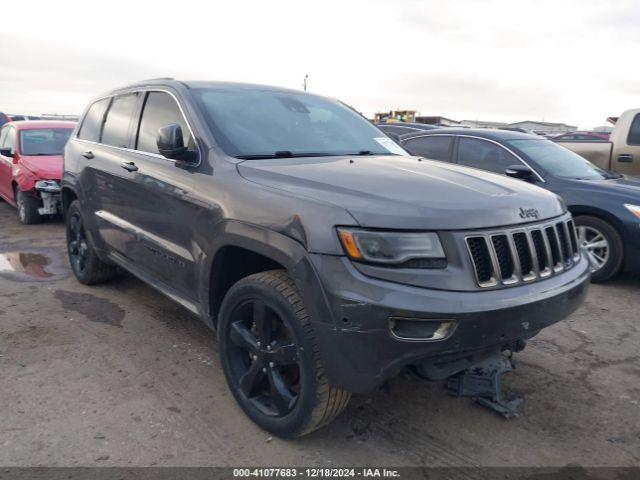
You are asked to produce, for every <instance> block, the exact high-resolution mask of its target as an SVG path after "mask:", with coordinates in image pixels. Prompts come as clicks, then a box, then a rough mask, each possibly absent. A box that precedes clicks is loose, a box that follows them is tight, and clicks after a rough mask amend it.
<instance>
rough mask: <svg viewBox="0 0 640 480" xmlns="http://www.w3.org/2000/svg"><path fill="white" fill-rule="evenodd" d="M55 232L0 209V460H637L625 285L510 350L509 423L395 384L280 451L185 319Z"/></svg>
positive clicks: (639, 402) (636, 318) (632, 282)
mask: <svg viewBox="0 0 640 480" xmlns="http://www.w3.org/2000/svg"><path fill="white" fill-rule="evenodd" d="M63 237H64V232H63V227H62V224H61V223H60V222H53V223H47V224H44V225H39V226H31V227H27V226H22V225H20V224H19V223H18V222H17V219H16V214H15V211H14V210H13V209H11V208H10V207H9V206H8V205H7V204H4V203H0V253H3V252H4V253H7V252H22V253H23V255H22V256H18V255H17V254H13V255H11V254H10V255H4V256H0V465H5V466H6V465H24V466H26V465H47V466H74V465H87V466H94V465H105V466H106V465H110V466H112V465H127V466H128V465H191V466H195V465H221V466H237V465H247V464H250V465H288V464H296V465H396V466H398V465H439V466H449V465H460V466H462V465H465V466H474V465H482V466H496V465H509V466H519V465H526V466H564V465H570V464H580V465H612V466H613V465H616V466H637V465H640V347H639V345H640V315H639V314H638V311H639V308H638V307H639V306H640V277H638V276H635V277H634V276H624V277H622V278H620V279H618V280H616V281H614V282H612V283H610V284H608V285H606V286H600V285H594V286H592V288H591V291H590V293H589V296H588V301H587V304H586V305H585V306H584V307H583V308H582V309H580V310H579V311H578V312H577V313H576V314H574V315H573V316H572V317H571V318H570V319H568V320H567V321H564V322H561V323H560V324H557V325H555V326H553V327H551V328H549V329H547V330H546V331H544V332H543V333H542V334H541V335H540V336H539V337H538V338H536V339H534V340H533V341H531V342H530V344H529V347H528V348H527V349H526V350H525V351H524V352H522V353H521V354H519V355H517V359H518V368H517V370H516V371H515V372H513V373H511V374H509V375H508V376H507V378H506V382H505V383H506V385H507V387H508V388H509V389H511V390H513V391H515V392H518V393H521V394H524V395H525V397H526V399H525V405H524V408H523V413H522V415H521V416H520V417H519V418H517V419H515V420H510V421H507V420H503V419H502V418H500V417H498V416H497V415H495V414H493V413H492V412H490V411H487V410H484V409H483V408H481V407H478V406H476V405H474V404H473V403H471V401H470V400H468V399H456V398H452V397H449V396H447V395H446V392H445V391H444V388H443V384H441V383H427V382H424V381H422V380H419V379H417V378H414V377H411V376H409V375H405V376H401V377H399V378H397V379H395V380H394V381H392V382H391V388H390V390H389V391H380V392H377V393H374V394H372V395H370V396H356V397H355V398H354V399H353V400H352V403H351V404H350V406H349V408H348V409H347V411H346V412H345V413H344V414H343V415H342V416H341V417H339V418H338V419H337V420H336V421H335V422H334V423H333V424H332V425H330V426H329V427H328V428H325V429H324V430H321V431H320V432H317V433H315V434H313V435H311V436H309V437H307V438H304V439H302V440H297V441H282V440H279V439H275V438H274V439H271V438H270V437H269V436H268V435H267V434H266V433H265V432H263V431H261V430H260V429H258V428H257V427H255V426H254V425H253V424H252V423H251V422H250V421H249V420H248V419H247V418H246V417H245V416H244V415H243V414H242V412H241V411H240V410H239V408H238V407H236V405H235V402H234V400H233V398H232V396H231V394H230V393H229V392H228V391H227V387H226V384H225V381H224V377H223V375H222V372H221V369H220V366H219V362H218V352H217V344H216V341H215V337H214V335H213V333H212V332H211V331H209V330H208V329H207V328H206V327H205V326H204V325H203V324H201V323H200V321H199V320H198V319H197V318H196V317H194V316H193V315H191V314H190V313H189V312H187V311H186V310H184V309H182V308H181V307H179V306H177V305H176V304H174V303H172V302H171V301H170V300H168V299H166V298H165V297H163V296H162V295H160V294H159V293H157V292H156V291H154V290H152V289H151V288H149V287H147V286H145V285H144V284H142V283H141V282H140V281H138V280H136V279H134V278H131V277H124V278H122V279H121V280H119V281H117V282H114V283H110V284H107V285H104V286H99V287H84V286H81V285H80V284H78V283H77V282H76V281H75V279H74V278H73V277H72V276H71V275H70V272H69V270H68V268H67V263H66V257H65V253H64V239H63ZM24 254H28V255H24ZM8 262H12V264H13V265H17V264H19V263H20V262H22V263H26V264H29V267H28V274H16V273H10V271H8V270H7V269H8Z"/></svg>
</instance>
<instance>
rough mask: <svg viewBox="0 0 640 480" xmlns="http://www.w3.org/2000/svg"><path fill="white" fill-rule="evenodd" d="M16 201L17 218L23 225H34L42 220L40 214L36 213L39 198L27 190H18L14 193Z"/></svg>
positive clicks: (38, 206)
mask: <svg viewBox="0 0 640 480" xmlns="http://www.w3.org/2000/svg"><path fill="white" fill-rule="evenodd" d="M16 203H17V205H18V219H19V220H20V223H22V224H23V225H34V224H36V223H40V222H42V215H40V214H39V213H38V209H39V208H40V200H38V199H37V198H36V197H34V196H33V195H31V194H30V193H29V192H23V191H21V190H18V191H17V193H16Z"/></svg>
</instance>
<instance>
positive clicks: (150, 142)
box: [136, 92, 195, 153]
mask: <svg viewBox="0 0 640 480" xmlns="http://www.w3.org/2000/svg"><path fill="white" fill-rule="evenodd" d="M170 123H177V124H178V125H180V127H181V128H182V137H183V141H184V145H185V146H186V147H187V148H188V149H189V150H194V149H195V142H194V141H193V138H192V137H191V133H190V132H189V127H188V126H187V122H186V121H185V119H184V117H183V116H182V112H181V111H180V108H179V107H178V104H177V103H176V101H175V100H174V98H173V97H172V96H171V95H169V94H168V93H165V92H149V93H148V94H147V99H146V101H145V103H144V109H143V110H142V117H141V118H140V128H139V129H138V140H137V143H136V150H141V151H143V152H149V153H159V152H158V146H157V144H156V136H157V134H158V129H159V128H160V127H163V126H165V125H169V124H170Z"/></svg>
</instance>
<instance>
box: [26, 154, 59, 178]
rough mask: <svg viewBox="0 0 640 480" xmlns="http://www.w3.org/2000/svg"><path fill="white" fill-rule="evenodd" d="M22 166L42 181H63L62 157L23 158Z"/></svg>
mask: <svg viewBox="0 0 640 480" xmlns="http://www.w3.org/2000/svg"><path fill="white" fill-rule="evenodd" d="M20 164H21V165H22V166H24V167H25V168H27V169H28V170H29V171H31V172H32V173H33V174H34V175H35V176H36V177H38V179H40V180H61V179H62V155H47V156H37V157H21V158H20Z"/></svg>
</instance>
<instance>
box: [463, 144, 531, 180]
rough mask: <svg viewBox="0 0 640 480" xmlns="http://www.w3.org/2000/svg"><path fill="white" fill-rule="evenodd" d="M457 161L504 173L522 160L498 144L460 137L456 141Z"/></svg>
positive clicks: (469, 165) (520, 163)
mask: <svg viewBox="0 0 640 480" xmlns="http://www.w3.org/2000/svg"><path fill="white" fill-rule="evenodd" d="M458 163H459V164H460V165H466V166H468V167H475V168H480V169H482V170H488V171H490V172H494V173H500V174H502V175H504V172H505V170H506V169H507V168H509V167H511V166H513V165H522V162H521V161H520V160H518V159H517V158H516V157H514V156H513V155H512V154H510V153H509V152H507V151H506V150H505V149H504V148H502V147H501V146H500V145H496V144H495V143H491V142H488V141H486V140H478V139H475V138H461V139H460V142H459V143H458Z"/></svg>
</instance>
